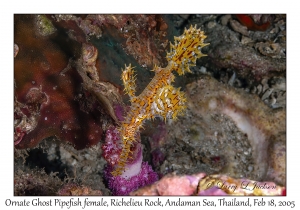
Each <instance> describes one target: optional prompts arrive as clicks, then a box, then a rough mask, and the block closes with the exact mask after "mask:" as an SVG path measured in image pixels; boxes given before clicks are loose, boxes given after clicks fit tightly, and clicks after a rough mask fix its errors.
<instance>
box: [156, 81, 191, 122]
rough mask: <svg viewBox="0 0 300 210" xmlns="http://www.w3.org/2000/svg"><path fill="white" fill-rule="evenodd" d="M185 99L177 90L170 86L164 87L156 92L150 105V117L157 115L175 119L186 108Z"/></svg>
mask: <svg viewBox="0 0 300 210" xmlns="http://www.w3.org/2000/svg"><path fill="white" fill-rule="evenodd" d="M185 102H186V98H185V97H184V93H183V92H181V91H180V89H179V88H174V87H173V86H171V85H167V86H164V87H162V88H160V89H159V90H158V91H157V94H156V95H155V96H154V99H153V103H152V105H151V116H152V118H154V117H155V116H157V115H160V116H162V117H163V118H164V119H165V120H166V119H167V118H171V119H176V118H177V116H178V115H179V114H181V113H182V112H183V110H184V109H185V108H186V106H185Z"/></svg>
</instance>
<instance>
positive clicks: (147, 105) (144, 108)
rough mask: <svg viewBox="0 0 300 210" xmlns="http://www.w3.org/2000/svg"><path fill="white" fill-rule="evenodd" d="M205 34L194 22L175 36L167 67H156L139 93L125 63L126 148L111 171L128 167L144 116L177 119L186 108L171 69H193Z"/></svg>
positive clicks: (122, 132) (117, 172)
mask: <svg viewBox="0 0 300 210" xmlns="http://www.w3.org/2000/svg"><path fill="white" fill-rule="evenodd" d="M205 38H206V36H205V35H204V32H203V31H201V30H200V29H197V28H196V26H195V27H192V26H191V27H190V28H189V29H185V30H184V33H183V34H182V35H181V36H179V37H174V39H175V43H174V45H173V44H170V46H171V49H170V52H169V53H168V54H167V60H168V65H167V67H165V68H161V67H158V66H155V67H154V69H153V71H154V72H155V76H154V77H153V79H152V80H151V82H150V83H149V84H148V85H147V87H146V88H145V89H144V90H143V92H142V93H141V94H140V95H139V96H136V95H135V92H136V91H135V88H136V84H135V75H134V70H133V67H131V65H129V66H126V65H125V69H124V70H123V72H122V80H123V83H124V87H125V88H124V90H125V92H126V93H127V94H128V95H129V97H130V102H131V107H130V110H129V112H128V113H127V116H126V117H125V119H124V121H123V122H122V124H121V127H120V128H119V131H120V135H121V138H122V147H123V148H122V152H121V155H120V160H119V162H118V164H117V166H116V168H115V170H114V171H113V172H112V175H114V176H117V175H121V174H122V173H123V171H124V170H125V165H126V162H127V161H128V158H130V157H131V156H130V155H131V153H132V151H131V150H130V149H131V145H133V144H134V143H135V141H136V139H135V136H136V133H137V132H138V131H139V129H140V128H141V127H142V124H143V121H144V120H145V119H153V118H154V117H155V116H162V117H163V118H164V119H165V120H166V119H167V118H171V119H176V118H177V116H178V115H179V114H181V113H182V111H183V110H184V109H185V108H186V106H185V102H186V98H185V96H184V93H183V92H181V91H180V88H175V87H173V86H172V85H171V83H172V82H173V81H174V78H175V76H174V75H173V74H172V71H177V73H178V74H179V75H183V74H185V73H186V72H191V70H190V66H195V65H196V60H197V59H198V58H200V57H202V56H205V55H204V54H203V53H202V52H201V48H202V47H204V46H206V45H208V43H203V41H204V39H205Z"/></svg>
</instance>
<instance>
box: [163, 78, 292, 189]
mask: <svg viewBox="0 0 300 210" xmlns="http://www.w3.org/2000/svg"><path fill="white" fill-rule="evenodd" d="M186 94H187V101H188V103H187V113H186V114H185V115H184V116H181V117H180V118H181V119H180V120H179V121H178V122H174V123H172V125H171V126H168V127H167V130H168V131H169V136H168V137H167V140H165V142H167V143H166V144H167V145H168V142H170V145H169V146H167V149H166V151H167V152H165V153H164V155H165V156H166V160H165V162H164V163H163V164H161V165H160V166H159V167H160V170H161V172H162V173H163V174H167V173H168V172H170V171H176V172H177V173H195V172H197V171H206V172H209V173H226V174H228V175H230V176H234V177H248V178H250V179H256V180H268V179H271V180H274V177H275V175H274V173H276V177H277V178H276V181H277V183H279V184H282V185H285V182H286V177H285V176H286V175H285V170H284V169H285V150H284V148H282V147H281V146H279V145H285V134H286V133H285V126H286V125H285V123H286V122H285V116H286V113H285V110H272V109H271V108H269V107H267V106H266V105H265V104H264V103H263V102H262V101H261V100H260V99H259V98H258V97H257V96H256V95H249V94H248V93H247V92H245V91H243V90H236V89H234V88H232V87H231V86H229V85H227V84H226V85H223V84H219V83H218V82H217V81H216V80H215V79H214V78H212V77H210V76H207V75H203V76H201V77H200V78H199V80H197V81H195V82H193V83H191V84H188V85H187V89H186ZM250 96H251V97H250ZM177 128H181V129H177ZM174 139H175V140H176V144H175V145H176V146H174ZM211 145H213V146H211ZM278 147H281V149H280V150H278ZM275 148H276V149H275ZM275 151H276V152H275ZM187 153H191V155H190V156H189V155H187ZM275 153H276V154H275ZM271 154H273V155H271ZM278 159H280V161H278ZM168 162H170V163H173V164H172V165H171V168H166V167H165V165H169V164H168ZM275 162H276V164H275ZM271 171H272V172H271ZM275 171H276V172H275ZM268 174H269V175H272V174H273V175H272V177H269V175H268Z"/></svg>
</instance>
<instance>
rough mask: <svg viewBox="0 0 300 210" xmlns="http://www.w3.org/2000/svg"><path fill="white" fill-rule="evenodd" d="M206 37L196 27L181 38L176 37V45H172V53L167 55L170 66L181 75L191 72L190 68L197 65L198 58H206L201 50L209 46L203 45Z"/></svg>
mask: <svg viewBox="0 0 300 210" xmlns="http://www.w3.org/2000/svg"><path fill="white" fill-rule="evenodd" d="M205 38H206V36H205V35H204V32H203V31H201V30H200V29H197V28H196V25H195V27H192V26H191V27H190V28H189V29H185V30H184V33H183V34H182V35H181V36H179V37H174V40H175V43H174V45H173V44H172V43H170V48H171V49H170V52H169V53H168V54H167V60H168V62H169V64H168V65H171V68H172V69H173V70H175V71H177V73H178V74H179V75H183V74H185V73H186V72H191V70H190V66H195V65H196V60H197V58H200V57H202V56H206V55H205V54H203V53H202V52H201V48H202V47H204V46H206V45H209V43H203V42H204V39H205Z"/></svg>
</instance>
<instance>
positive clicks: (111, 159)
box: [102, 127, 158, 195]
mask: <svg viewBox="0 0 300 210" xmlns="http://www.w3.org/2000/svg"><path fill="white" fill-rule="evenodd" d="M120 141H121V138H120V133H119V132H118V130H117V128H115V127H111V128H109V129H108V130H107V131H106V135H105V143H104V144H103V145H102V150H103V157H104V158H105V159H106V161H107V167H106V169H105V173H104V176H105V179H106V180H107V182H108V187H109V189H110V190H111V191H112V193H113V195H128V194H129V193H130V192H131V191H133V190H136V189H138V188H140V187H143V186H145V185H149V184H152V183H153V182H155V181H157V180H158V175H157V173H156V172H154V171H153V170H152V167H151V166H150V165H148V163H147V162H143V154H142V146H141V143H137V144H136V145H135V147H134V158H133V159H131V160H130V161H127V164H126V170H125V171H124V172H123V173H122V175H119V176H113V175H112V174H111V172H112V171H113V169H114V166H115V164H116V163H117V162H118V160H119V158H120V152H121V148H120V147H119V144H120V143H121V142H120Z"/></svg>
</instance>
